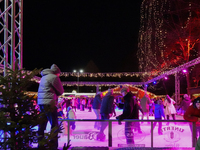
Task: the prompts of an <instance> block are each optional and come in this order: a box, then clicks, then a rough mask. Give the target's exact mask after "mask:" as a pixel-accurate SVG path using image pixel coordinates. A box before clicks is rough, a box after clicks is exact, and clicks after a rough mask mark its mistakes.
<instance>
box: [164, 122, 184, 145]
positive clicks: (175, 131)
mask: <svg viewBox="0 0 200 150" xmlns="http://www.w3.org/2000/svg"><path fill="white" fill-rule="evenodd" d="M162 132H163V134H164V140H165V141H166V142H169V144H167V145H165V146H167V147H179V144H178V143H177V142H178V141H180V140H181V138H180V137H181V134H182V133H183V132H184V129H183V128H180V127H178V126H168V127H163V128H162Z"/></svg>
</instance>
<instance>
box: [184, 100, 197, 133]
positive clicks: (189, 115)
mask: <svg viewBox="0 0 200 150" xmlns="http://www.w3.org/2000/svg"><path fill="white" fill-rule="evenodd" d="M183 118H184V119H185V120H187V121H191V122H196V135H197V133H199V134H198V135H200V97H198V98H196V99H195V100H194V101H193V104H192V105H190V106H189V107H188V109H187V110H186V112H185V114H184V116H183ZM190 129H191V131H192V124H191V123H190Z"/></svg>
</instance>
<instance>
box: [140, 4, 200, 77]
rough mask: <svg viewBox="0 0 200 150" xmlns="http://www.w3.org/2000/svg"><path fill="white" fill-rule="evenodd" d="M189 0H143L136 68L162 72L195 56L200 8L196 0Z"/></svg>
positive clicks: (196, 53) (199, 29) (199, 27)
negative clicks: (137, 65) (137, 66)
mask: <svg viewBox="0 0 200 150" xmlns="http://www.w3.org/2000/svg"><path fill="white" fill-rule="evenodd" d="M191 1H193V0H190V1H187V2H186V1H182V0H178V1H177V0H159V1H158V0H151V1H149V0H143V2H142V5H141V12H140V16H141V19H140V30H139V42H138V53H137V56H138V59H139V69H140V71H143V72H157V73H159V72H164V71H166V70H171V69H173V68H174V67H176V66H179V65H181V64H184V63H187V62H188V61H189V60H191V59H192V58H193V59H194V58H196V57H197V55H198V52H197V51H196V50H195V49H194V46H195V44H196V43H198V42H199V34H200V26H199V24H200V16H199V14H200V13H199V12H200V11H199V3H197V2H194V1H193V3H192V2H191ZM175 18H176V19H175ZM191 51H193V53H192V55H191ZM191 57H192V58H191ZM193 68H194V67H191V70H192V69H193ZM159 74H161V73H159ZM143 77H145V78H147V76H143ZM154 77H155V76H148V79H152V78H154Z"/></svg>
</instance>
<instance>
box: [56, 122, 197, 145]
mask: <svg viewBox="0 0 200 150" xmlns="http://www.w3.org/2000/svg"><path fill="white" fill-rule="evenodd" d="M59 121H66V122H67V123H68V126H67V127H68V128H67V130H68V134H67V137H68V138H67V140H68V142H69V141H70V134H69V133H70V122H71V121H75V122H95V121H98V122H108V147H112V122H118V120H97V119H75V120H68V119H59ZM121 122H151V148H153V123H154V122H166V123H167V122H185V123H192V147H195V146H196V143H197V139H196V123H195V122H189V121H186V120H134V119H129V120H123V121H121Z"/></svg>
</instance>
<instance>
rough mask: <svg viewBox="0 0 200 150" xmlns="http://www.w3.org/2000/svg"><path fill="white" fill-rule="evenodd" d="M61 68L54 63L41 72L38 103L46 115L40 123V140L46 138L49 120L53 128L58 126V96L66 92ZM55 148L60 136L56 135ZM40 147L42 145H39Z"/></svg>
mask: <svg viewBox="0 0 200 150" xmlns="http://www.w3.org/2000/svg"><path fill="white" fill-rule="evenodd" d="M60 72H61V71H60V69H59V68H58V67H57V66H56V65H55V64H53V65H52V66H51V68H50V69H44V70H43V71H42V72H41V75H42V78H41V80H40V85H39V88H38V105H39V106H40V112H43V113H44V114H45V115H44V116H43V117H44V118H42V120H43V123H41V124H40V125H39V129H38V134H39V136H40V137H39V138H38V141H41V140H42V138H44V130H45V129H46V126H47V122H48V121H49V122H50V124H51V129H52V128H54V127H55V126H58V116H57V102H58V96H60V95H62V94H63V92H64V89H63V86H62V83H61V81H60V78H59V75H60ZM52 142H54V143H55V144H54V147H53V149H57V147H58V138H57V137H56V138H55V140H53V141H52ZM38 147H39V148H40V147H41V146H40V145H38Z"/></svg>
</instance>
